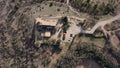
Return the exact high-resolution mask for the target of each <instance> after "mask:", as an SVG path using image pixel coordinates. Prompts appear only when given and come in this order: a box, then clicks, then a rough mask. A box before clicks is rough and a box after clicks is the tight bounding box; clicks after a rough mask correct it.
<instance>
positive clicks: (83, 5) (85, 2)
mask: <svg viewBox="0 0 120 68" xmlns="http://www.w3.org/2000/svg"><path fill="white" fill-rule="evenodd" d="M71 3H72V5H73V6H74V7H76V8H77V9H79V10H80V11H82V12H86V13H89V14H91V15H107V14H109V13H114V10H115V6H114V5H113V4H112V3H108V4H106V5H105V3H102V4H95V3H94V2H91V1H90V0H72V1H71Z"/></svg>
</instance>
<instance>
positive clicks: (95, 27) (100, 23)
mask: <svg viewBox="0 0 120 68" xmlns="http://www.w3.org/2000/svg"><path fill="white" fill-rule="evenodd" d="M118 19H120V14H119V15H117V16H115V17H112V18H110V19H107V20H104V21H99V22H98V23H97V24H96V25H95V26H94V27H93V28H92V29H91V30H90V31H87V30H86V31H83V33H87V34H93V33H94V32H95V30H96V29H97V28H98V27H104V26H105V25H106V24H110V23H112V22H113V21H115V20H118Z"/></svg>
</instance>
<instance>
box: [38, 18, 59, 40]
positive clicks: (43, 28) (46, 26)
mask: <svg viewBox="0 0 120 68" xmlns="http://www.w3.org/2000/svg"><path fill="white" fill-rule="evenodd" d="M36 24H37V25H36V26H37V30H38V31H39V32H41V33H44V37H47V38H49V37H51V35H52V34H54V32H55V27H56V25H57V21H50V20H49V21H48V20H44V19H42V18H36Z"/></svg>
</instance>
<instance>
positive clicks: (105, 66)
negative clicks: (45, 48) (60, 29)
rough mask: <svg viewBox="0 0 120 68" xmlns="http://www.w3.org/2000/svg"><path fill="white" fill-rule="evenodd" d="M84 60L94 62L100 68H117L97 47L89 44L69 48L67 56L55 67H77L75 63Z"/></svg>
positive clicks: (79, 44)
mask: <svg viewBox="0 0 120 68" xmlns="http://www.w3.org/2000/svg"><path fill="white" fill-rule="evenodd" d="M78 59H79V60H78ZM84 59H89V60H95V61H96V62H97V63H98V64H100V65H101V67H102V68H118V66H117V65H116V64H115V63H113V62H112V61H111V59H112V58H110V57H109V58H108V55H105V53H104V52H103V51H102V50H101V49H99V47H96V46H95V45H94V44H90V43H78V44H77V45H76V47H71V49H70V50H69V51H68V52H67V54H66V55H65V56H62V57H61V58H60V59H59V60H58V62H57V64H56V67H65V68H72V67H75V66H77V65H76V63H78V64H80V63H81V62H82V61H83V60H84ZM75 61H76V62H75ZM68 62H69V63H68Z"/></svg>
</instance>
